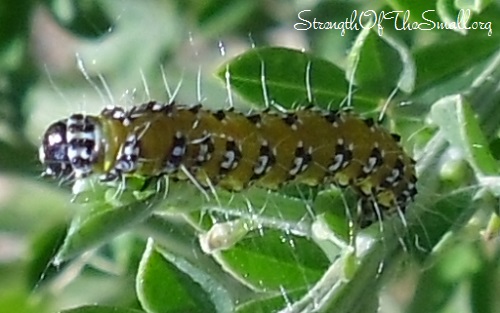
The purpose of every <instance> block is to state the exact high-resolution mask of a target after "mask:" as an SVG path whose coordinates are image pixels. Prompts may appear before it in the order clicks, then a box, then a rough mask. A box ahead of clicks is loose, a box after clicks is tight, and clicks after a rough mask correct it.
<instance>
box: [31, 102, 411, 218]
mask: <svg viewBox="0 0 500 313" xmlns="http://www.w3.org/2000/svg"><path fill="white" fill-rule="evenodd" d="M399 140H400V138H399V136H398V135H395V134H391V133H389V132H388V131H387V130H386V129H384V128H383V127H381V126H379V125H378V124H376V123H375V122H374V121H373V119H370V118H368V119H362V118H360V117H359V116H357V115H356V114H354V113H353V112H351V111H345V110H344V111H323V110H320V109H317V108H311V107H307V108H306V107H304V108H301V109H298V110H295V111H286V112H275V111H271V110H265V111H261V112H253V113H248V114H244V113H240V112H236V111H234V110H232V109H229V110H217V111H211V110H208V109H206V108H204V107H202V106H201V105H194V106H187V105H180V104H175V103H170V104H162V103H160V102H156V101H151V102H148V103H145V104H143V105H140V106H135V107H132V108H131V109H129V110H125V109H123V108H121V107H108V108H105V109H104V110H103V111H102V112H101V114H99V115H96V116H93V115H83V114H73V115H71V116H70V117H69V118H68V119H63V120H59V121H57V122H55V123H53V124H52V125H50V126H49V127H48V129H47V131H46V132H45V134H44V135H43V141H42V145H41V147H40V150H39V158H40V161H41V163H42V164H43V165H44V167H45V170H44V175H48V176H57V177H73V178H75V179H78V178H83V177H87V176H89V175H92V174H96V175H99V177H100V179H101V180H103V181H110V180H115V179H117V178H119V177H122V176H123V175H144V176H158V175H169V176H170V177H174V178H177V179H188V178H189V179H191V180H192V181H194V182H197V183H198V184H199V185H200V186H202V187H209V186H210V185H211V184H212V185H214V186H220V187H221V188H225V189H228V190H231V191H240V190H243V189H245V188H247V187H248V186H250V185H252V184H254V185H257V186H259V187H263V188H267V189H277V188H279V187H280V186H281V185H283V184H285V183H289V182H297V183H302V184H306V185H309V186H317V185H320V184H325V183H335V184H337V185H339V186H341V187H348V186H350V187H351V188H352V189H353V190H354V191H355V192H356V193H358V194H359V196H360V199H361V203H363V205H362V206H361V207H362V211H363V212H362V213H363V214H364V216H365V217H364V221H363V222H362V225H361V226H362V227H363V226H367V225H369V224H371V223H372V222H373V221H376V219H377V218H378V219H380V217H381V216H383V215H390V214H392V213H393V212H395V211H396V210H397V209H399V210H401V211H403V212H404V210H405V208H406V207H407V205H408V204H409V203H410V202H411V201H412V200H413V199H414V196H415V195H416V193H417V189H416V185H415V184H416V181H417V178H416V176H415V166H414V164H415V162H414V161H413V160H412V159H411V158H410V157H409V156H408V155H407V154H406V153H405V152H404V151H403V149H402V148H401V146H400V144H399ZM375 207H376V208H377V209H378V211H375ZM375 213H377V214H375Z"/></svg>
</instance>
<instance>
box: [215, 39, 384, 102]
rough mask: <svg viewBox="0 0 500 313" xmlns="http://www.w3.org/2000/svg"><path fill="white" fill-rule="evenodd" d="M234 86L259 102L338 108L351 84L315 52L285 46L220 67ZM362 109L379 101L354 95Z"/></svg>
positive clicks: (222, 75)
mask: <svg viewBox="0 0 500 313" xmlns="http://www.w3.org/2000/svg"><path fill="white" fill-rule="evenodd" d="M227 73H229V82H230V84H231V89H232V90H234V91H236V92H237V93H238V94H239V95H240V96H242V97H243V98H245V99H247V100H248V101H250V102H252V103H254V104H257V105H260V106H262V105H264V104H272V103H276V104H278V105H280V106H283V107H285V108H288V109H290V108H293V107H294V106H297V105H304V104H308V103H309V102H310V101H309V100H310V98H311V99H312V102H313V103H314V104H316V105H318V106H320V107H323V108H328V107H330V106H331V107H332V108H337V107H338V106H339V105H340V103H342V102H343V101H345V100H346V97H347V94H348V83H347V81H346V79H345V74H344V72H343V71H342V70H341V69H339V68H338V67H337V66H335V65H334V64H332V63H330V62H328V61H326V60H323V59H321V58H318V57H315V56H313V55H310V54H307V53H304V52H300V51H297V50H291V49H286V48H271V47H268V48H256V49H252V50H249V51H248V52H246V53H244V54H242V55H239V56H237V57H236V58H235V59H233V60H231V61H229V62H228V63H226V64H224V65H222V66H221V67H220V68H219V69H218V70H217V76H218V77H219V78H221V79H222V80H223V81H224V82H226V75H227ZM352 97H353V99H354V100H353V101H355V103H356V106H360V108H361V110H367V109H373V107H374V106H375V105H376V102H375V101H374V100H373V99H371V98H368V97H367V96H365V95H363V94H354V95H352Z"/></svg>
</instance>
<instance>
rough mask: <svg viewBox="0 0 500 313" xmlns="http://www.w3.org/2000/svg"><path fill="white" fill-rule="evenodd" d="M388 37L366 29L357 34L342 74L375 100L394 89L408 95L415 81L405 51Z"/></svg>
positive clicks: (409, 58)
mask: <svg viewBox="0 0 500 313" xmlns="http://www.w3.org/2000/svg"><path fill="white" fill-rule="evenodd" d="M388 36H389V35H387V34H384V35H383V36H380V35H378V34H377V33H376V32H375V31H372V30H371V29H370V28H366V29H364V30H363V31H361V32H360V34H359V35H358V37H357V38H356V41H355V42H354V45H353V47H352V49H351V51H350V53H349V60H350V62H349V67H348V69H347V71H346V76H347V78H348V79H350V78H351V77H352V78H354V81H355V83H356V86H357V87H360V88H363V89H365V90H368V91H370V92H372V93H375V94H376V95H378V96H379V97H387V96H388V95H389V94H390V93H391V91H392V90H394V88H396V87H399V88H401V89H402V90H403V91H405V92H410V91H412V89H413V85H414V81H415V69H414V65H413V62H412V60H411V57H410V54H409V52H408V50H407V49H406V48H405V47H404V46H403V45H402V44H400V43H398V42H397V41H396V40H395V39H394V38H393V39H392V40H389V37H388ZM403 61H404V62H403Z"/></svg>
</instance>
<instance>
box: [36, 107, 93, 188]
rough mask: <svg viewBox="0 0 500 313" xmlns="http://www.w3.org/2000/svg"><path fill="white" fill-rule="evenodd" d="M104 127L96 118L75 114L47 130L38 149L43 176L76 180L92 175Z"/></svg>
mask: <svg viewBox="0 0 500 313" xmlns="http://www.w3.org/2000/svg"><path fill="white" fill-rule="evenodd" d="M101 134H102V132H101V125H100V123H99V121H98V120H97V119H96V118H95V117H91V116H84V115H82V114H73V115H71V116H70V117H69V118H68V119H65V120H60V121H57V122H55V123H53V124H52V125H50V126H49V128H48V129H47V130H46V131H45V133H44V135H43V140H42V145H41V146H40V149H39V158H40V162H41V163H42V164H43V165H44V166H45V171H44V173H43V175H46V176H55V177H69V176H72V175H74V177H76V178H81V177H85V176H88V175H89V174H91V173H92V168H93V165H94V164H95V163H96V162H97V161H98V156H99V152H100V149H101V138H102V136H101Z"/></svg>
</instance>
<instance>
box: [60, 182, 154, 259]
mask: <svg viewBox="0 0 500 313" xmlns="http://www.w3.org/2000/svg"><path fill="white" fill-rule="evenodd" d="M89 184H90V185H92V186H91V188H92V189H93V190H91V191H85V192H82V193H80V194H79V195H78V197H79V198H81V199H84V198H87V199H92V200H90V201H88V200H87V201H88V203H86V204H84V205H82V207H81V210H80V211H79V212H78V214H77V215H76V216H75V217H74V218H73V221H72V222H71V225H70V227H69V230H68V234H67V236H66V238H65V240H64V243H63V245H62V247H61V249H60V250H59V252H58V253H57V255H56V257H55V259H54V263H55V264H58V263H60V262H62V261H65V260H68V259H70V258H72V257H75V256H77V255H79V254H81V253H83V252H85V251H87V250H88V249H90V248H93V247H96V246H98V245H101V244H103V243H105V242H107V241H108V240H110V239H112V238H113V237H115V236H117V235H118V234H120V233H122V232H124V231H127V230H129V229H130V228H131V227H132V226H134V225H136V224H137V223H139V222H141V221H143V220H144V219H146V218H147V217H148V216H150V215H151V214H152V212H153V210H154V209H155V208H156V205H157V204H158V202H159V199H160V198H161V197H162V193H161V192H160V193H157V194H156V195H149V196H148V192H143V193H139V194H137V193H135V192H134V190H133V189H131V190H126V191H121V190H120V188H118V190H117V189H114V188H108V187H106V186H105V185H103V184H96V183H95V182H94V184H92V183H89ZM122 187H123V186H122ZM120 192H122V194H121V195H120ZM106 198H107V199H106ZM84 200H86V199H84Z"/></svg>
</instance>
